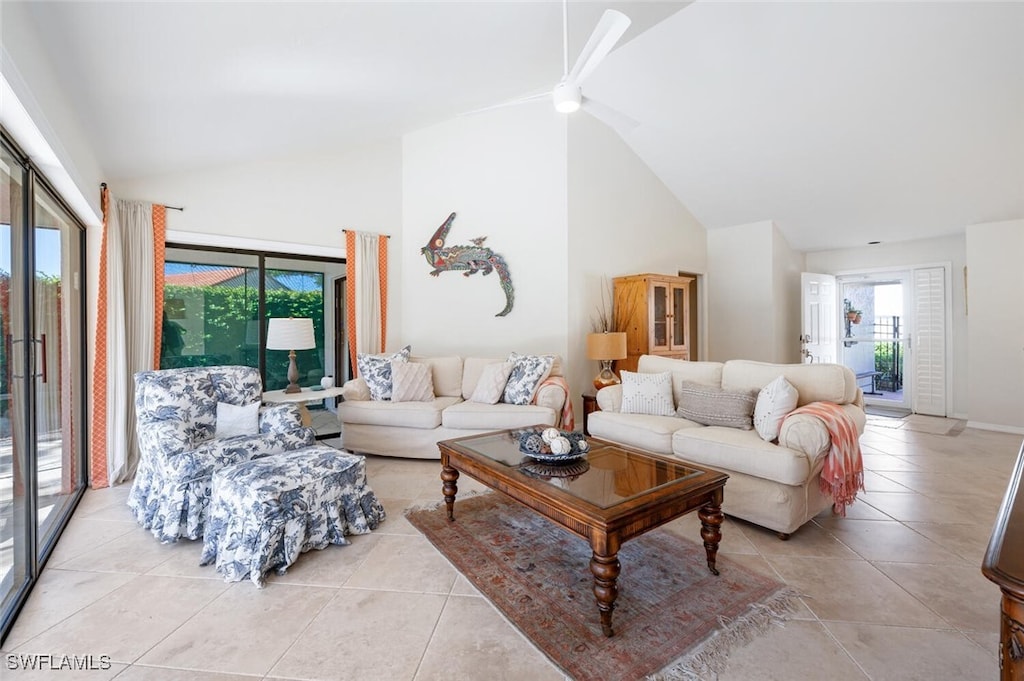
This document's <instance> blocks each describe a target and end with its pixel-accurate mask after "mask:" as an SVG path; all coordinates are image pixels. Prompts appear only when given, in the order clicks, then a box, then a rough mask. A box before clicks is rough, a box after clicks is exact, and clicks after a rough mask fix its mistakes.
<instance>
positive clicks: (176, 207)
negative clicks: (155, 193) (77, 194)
mask: <svg viewBox="0 0 1024 681" xmlns="http://www.w3.org/2000/svg"><path fill="white" fill-rule="evenodd" d="M106 188H107V183H106V182H100V189H106ZM159 205H163V204H159ZM164 208H166V209H167V210H180V211H182V212H184V211H185V209H184V208H181V207H179V206H164Z"/></svg>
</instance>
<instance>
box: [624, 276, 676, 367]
mask: <svg viewBox="0 0 1024 681" xmlns="http://www.w3.org/2000/svg"><path fill="white" fill-rule="evenodd" d="M692 283H693V277H679V276H671V275H667V274H635V275H632V276H628V277H615V278H614V279H613V280H612V285H613V290H614V296H613V297H614V306H615V307H614V317H615V319H616V320H617V321H618V322H619V327H620V328H618V329H617V330H619V331H625V332H626V352H627V353H629V354H628V355H627V356H626V359H622V360H619V361H618V363H617V364H616V367H617V368H618V370H619V371H622V370H626V371H636V365H637V361H638V360H639V359H640V355H659V356H661V357H671V358H673V359H690V348H689V340H688V339H689V337H690V285H691V284H692ZM623 325H624V326H625V328H621V327H622V326H623Z"/></svg>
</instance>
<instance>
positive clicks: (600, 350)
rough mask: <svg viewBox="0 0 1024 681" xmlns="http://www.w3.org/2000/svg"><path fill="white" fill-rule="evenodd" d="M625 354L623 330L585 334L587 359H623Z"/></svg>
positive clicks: (624, 334)
mask: <svg viewBox="0 0 1024 681" xmlns="http://www.w3.org/2000/svg"><path fill="white" fill-rule="evenodd" d="M626 354H627V353H626V333H625V332H624V331H613V332H608V333H590V334H587V359H598V360H611V359H625V358H626Z"/></svg>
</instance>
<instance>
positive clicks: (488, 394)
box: [469, 362, 513, 404]
mask: <svg viewBox="0 0 1024 681" xmlns="http://www.w3.org/2000/svg"><path fill="white" fill-rule="evenodd" d="M512 366H513V365H512V362H495V363H494V364H488V365H487V366H485V367H484V370H483V371H482V372H480V380H479V381H477V383H476V388H474V389H473V394H472V395H470V396H469V401H470V402H480V403H481V404H497V403H498V402H500V401H501V396H502V395H504V394H505V385H506V384H507V383H508V377H509V376H510V375H511V374H512Z"/></svg>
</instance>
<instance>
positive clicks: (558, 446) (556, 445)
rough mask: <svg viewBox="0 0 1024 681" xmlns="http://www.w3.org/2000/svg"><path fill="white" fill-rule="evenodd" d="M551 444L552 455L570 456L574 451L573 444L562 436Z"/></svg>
mask: <svg viewBox="0 0 1024 681" xmlns="http://www.w3.org/2000/svg"><path fill="white" fill-rule="evenodd" d="M550 444H551V453H552V454H568V453H569V452H571V451H572V443H571V442H569V440H568V439H567V438H564V437H561V436H559V437H556V438H555V439H554V440H552V441H551V443H550Z"/></svg>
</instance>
